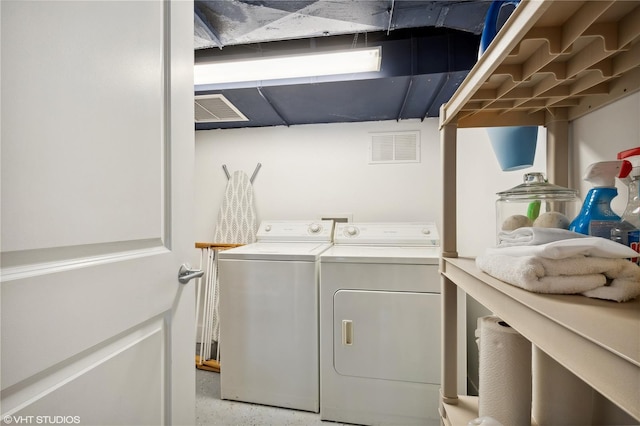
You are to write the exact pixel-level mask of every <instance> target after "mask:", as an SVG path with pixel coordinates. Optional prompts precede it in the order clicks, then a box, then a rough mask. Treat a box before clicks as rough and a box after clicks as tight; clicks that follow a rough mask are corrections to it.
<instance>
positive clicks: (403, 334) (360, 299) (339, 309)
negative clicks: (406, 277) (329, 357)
mask: <svg viewBox="0 0 640 426" xmlns="http://www.w3.org/2000/svg"><path fill="white" fill-rule="evenodd" d="M333 313H334V317H333V330H334V343H333V347H334V366H335V369H336V371H337V372H338V373H339V374H342V375H345V376H356V377H367V378H375V379H386V380H397V381H405V382H417V383H431V384H438V383H440V295H439V294H432V293H412V292H390V291H364V290H339V291H337V292H336V293H335V294H334V312H333Z"/></svg>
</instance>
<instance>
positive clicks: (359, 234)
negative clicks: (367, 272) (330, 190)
mask: <svg viewBox="0 0 640 426" xmlns="http://www.w3.org/2000/svg"><path fill="white" fill-rule="evenodd" d="M333 241H334V243H335V244H351V245H354V244H362V245H381V246H439V245H440V236H439V235H438V229H437V228H436V225H435V223H433V222H407V223H397V222H388V223H385V222H379V223H337V224H336V228H335V232H334V238H333Z"/></svg>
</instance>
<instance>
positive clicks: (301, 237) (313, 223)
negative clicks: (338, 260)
mask: <svg viewBox="0 0 640 426" xmlns="http://www.w3.org/2000/svg"><path fill="white" fill-rule="evenodd" d="M332 236H333V221H332V220H265V221H262V223H261V224H260V227H259V228H258V232H256V240H257V241H258V242H264V241H278V242H282V241H324V242H331V240H332Z"/></svg>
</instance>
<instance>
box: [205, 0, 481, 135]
mask: <svg viewBox="0 0 640 426" xmlns="http://www.w3.org/2000/svg"><path fill="white" fill-rule="evenodd" d="M489 4H490V1H489V0H466V1H465V0H463V1H393V0H384V1H379V0H351V1H347V0H315V1H314V0H309V1H298V0H295V1H287V0H282V1H277V0H276V1H269V0H264V1H251V0H214V1H198V0H196V2H195V13H194V20H195V58H196V63H199V62H207V61H218V60H228V59H230V58H240V57H249V56H252V57H255V56H264V55H275V54H280V53H282V54H288V53H292V52H309V51H318V50H323V49H348V48H353V47H364V46H382V66H381V71H380V72H379V73H368V74H364V75H355V74H353V75H342V76H339V78H338V77H336V76H333V77H310V78H298V79H291V80H285V81H283V80H278V81H254V82H246V83H238V84H233V83H229V84H220V85H202V86H196V89H195V91H196V95H199V96H201V95H223V96H224V97H225V98H226V99H228V101H229V102H230V103H231V104H232V105H233V107H235V108H237V110H238V111H239V112H240V113H241V114H243V115H244V116H246V118H247V119H248V120H247V121H224V120H221V121H216V120H214V121H209V122H206V123H205V122H199V123H196V129H217V128H236V127H261V126H279V125H285V126H288V125H296V124H310V123H335V122H354V121H378V120H403V119H410V118H421V119H422V118H425V117H435V116H438V114H439V107H440V105H441V104H442V103H443V102H446V101H447V100H448V99H449V97H450V96H451V94H452V93H453V92H454V91H455V89H456V88H457V86H458V84H459V83H460V82H461V81H462V80H463V79H464V77H465V76H466V75H467V73H468V71H469V70H470V69H471V67H472V66H473V65H474V64H475V61H476V59H477V52H478V45H479V38H480V37H479V34H480V33H481V31H482V28H483V24H484V18H485V15H486V11H487V9H488V7H489ZM196 108H198V107H196Z"/></svg>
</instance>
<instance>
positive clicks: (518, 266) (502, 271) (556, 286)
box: [476, 249, 640, 301]
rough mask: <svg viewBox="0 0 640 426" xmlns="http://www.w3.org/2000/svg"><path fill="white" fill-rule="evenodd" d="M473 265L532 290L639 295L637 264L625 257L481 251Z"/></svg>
mask: <svg viewBox="0 0 640 426" xmlns="http://www.w3.org/2000/svg"><path fill="white" fill-rule="evenodd" d="M498 250H501V249H496V250H495V251H498ZM476 265H477V266H478V268H480V270H482V271H484V272H486V273H487V274H489V275H491V276H493V277H495V278H498V279H499V280H502V281H505V282H507V283H509V284H512V285H515V286H518V287H521V288H524V289H525V290H529V291H532V292H536V293H551V294H584V295H585V296H589V297H597V298H600V299H608V300H616V301H625V300H630V299H633V298H635V297H637V296H639V295H640V267H638V265H636V264H634V263H631V262H629V261H628V260H625V259H619V258H618V259H612V258H603V257H589V256H582V255H578V256H573V257H568V258H561V259H548V258H544V257H540V256H509V255H504V254H485V255H483V256H478V257H477V258H476ZM608 280H609V281H610V282H609V285H607V282H608ZM594 289H595V290H597V291H594Z"/></svg>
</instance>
